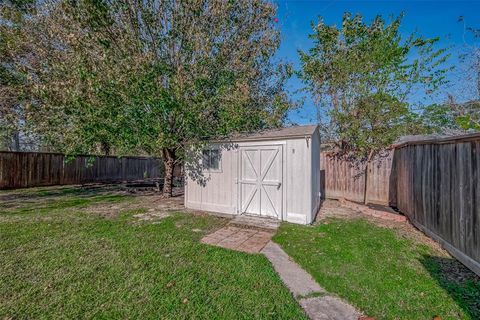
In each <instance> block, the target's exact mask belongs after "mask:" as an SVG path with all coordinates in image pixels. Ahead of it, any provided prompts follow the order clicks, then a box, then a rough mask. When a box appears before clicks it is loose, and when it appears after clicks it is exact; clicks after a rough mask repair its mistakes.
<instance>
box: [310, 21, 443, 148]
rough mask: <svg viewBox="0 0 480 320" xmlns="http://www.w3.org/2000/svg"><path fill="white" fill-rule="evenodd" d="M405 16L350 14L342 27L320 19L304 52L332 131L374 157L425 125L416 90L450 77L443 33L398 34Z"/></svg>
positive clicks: (344, 145)
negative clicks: (440, 45) (441, 45)
mask: <svg viewBox="0 0 480 320" xmlns="http://www.w3.org/2000/svg"><path fill="white" fill-rule="evenodd" d="M401 21H402V15H401V16H399V17H397V18H396V19H394V20H393V21H392V22H391V23H387V22H386V21H385V20H384V19H383V18H382V17H381V16H377V17H376V18H375V19H373V21H372V22H371V23H370V24H368V23H366V22H364V21H363V18H362V16H361V15H359V14H357V15H351V14H350V13H346V14H345V15H344V16H343V20H342V26H341V28H338V27H337V26H335V25H327V24H325V23H324V22H323V20H322V19H321V18H320V19H319V22H318V23H317V24H316V25H313V26H312V27H313V31H314V33H313V34H312V35H310V38H311V39H312V40H313V44H314V45H313V47H312V48H311V49H310V50H309V51H308V52H302V51H300V59H301V63H302V71H301V78H302V79H303V81H304V83H305V85H306V90H308V91H309V92H311V93H312V95H313V96H314V97H315V99H316V102H317V105H318V108H319V110H320V113H321V114H323V115H324V116H325V119H324V120H326V122H327V123H324V127H328V128H330V130H331V132H330V135H331V136H333V137H335V139H336V141H337V143H338V144H339V146H340V147H341V148H342V150H344V151H350V152H354V153H356V154H357V155H360V156H362V157H371V156H373V155H374V154H375V153H376V152H378V151H379V150H381V149H382V148H385V147H386V146H388V145H389V144H391V143H392V142H393V141H394V140H395V139H397V138H398V137H399V136H400V135H402V134H411V133H412V131H413V132H414V131H415V128H418V127H419V119H418V116H417V115H416V114H415V113H413V112H412V110H411V106H410V105H409V103H408V101H409V98H410V94H411V93H412V91H419V90H423V91H424V92H426V93H427V94H431V93H432V92H433V91H435V90H436V89H438V88H439V87H440V86H441V85H442V84H443V83H444V82H445V77H444V73H445V72H446V70H445V69H442V67H441V66H442V63H443V62H444V61H445V59H446V58H447V56H448V55H447V54H446V51H445V50H444V49H435V44H436V43H437V41H438V39H437V38H434V39H427V38H424V37H422V36H418V35H417V34H411V35H409V36H408V37H404V36H402V34H401V33H400V31H399V29H400V25H401Z"/></svg>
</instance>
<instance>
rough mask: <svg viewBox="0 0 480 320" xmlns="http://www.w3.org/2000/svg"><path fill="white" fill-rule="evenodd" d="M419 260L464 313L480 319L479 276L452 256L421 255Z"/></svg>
mask: <svg viewBox="0 0 480 320" xmlns="http://www.w3.org/2000/svg"><path fill="white" fill-rule="evenodd" d="M420 262H421V263H422V264H423V266H424V267H425V269H426V270H427V271H428V272H429V273H430V275H431V276H432V278H433V279H435V280H436V281H437V283H438V284H439V286H440V287H442V288H443V289H444V290H445V291H446V292H447V293H448V294H449V295H450V296H451V297H452V298H453V299H454V300H455V302H456V303H457V305H458V306H459V307H461V308H462V309H463V310H464V311H465V313H466V314H468V315H469V316H470V317H471V318H472V319H480V277H478V276H477V275H476V274H475V273H473V272H472V271H470V270H469V269H468V268H467V267H465V266H464V265H463V264H461V263H460V262H459V261H457V260H455V259H452V258H446V257H436V256H431V255H423V256H422V258H421V259H420Z"/></svg>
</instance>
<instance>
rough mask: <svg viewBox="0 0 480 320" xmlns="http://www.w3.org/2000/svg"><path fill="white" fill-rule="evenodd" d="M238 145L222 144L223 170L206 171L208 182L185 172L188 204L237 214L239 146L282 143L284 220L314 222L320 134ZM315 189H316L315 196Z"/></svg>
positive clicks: (186, 200)
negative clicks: (225, 146)
mask: <svg viewBox="0 0 480 320" xmlns="http://www.w3.org/2000/svg"><path fill="white" fill-rule="evenodd" d="M317 135H318V134H317ZM235 145H236V147H234V148H232V145H230V146H229V148H228V149H226V148H222V147H221V146H220V149H221V150H222V160H221V171H220V172H207V171H203V175H204V178H206V181H205V185H202V184H201V183H199V182H198V181H195V180H192V179H191V178H189V177H188V172H186V187H185V206H186V207H188V208H192V209H198V210H205V211H214V212H221V213H228V214H237V212H236V211H237V210H236V208H237V206H238V203H237V192H238V190H237V184H236V183H235V181H236V179H237V175H238V167H237V161H238V152H237V149H238V147H239V146H252V145H283V159H284V161H285V166H284V169H283V206H282V207H283V210H282V211H283V216H282V219H283V220H286V221H289V222H293V223H301V224H308V223H311V222H312V219H313V215H314V213H313V211H315V210H316V209H317V208H316V207H317V201H318V200H317V198H318V199H319V197H317V196H316V195H318V192H319V190H320V183H319V182H320V180H319V179H320V172H319V170H320V167H319V164H320V162H319V161H320V160H319V159H320V158H319V157H320V152H319V149H320V142H319V139H318V137H317V138H313V139H312V138H310V139H305V138H301V139H287V140H279V141H259V142H238V143H235ZM313 155H315V157H313ZM312 157H313V158H314V159H313V161H312ZM317 158H318V159H317ZM312 164H313V165H314V166H312ZM186 168H187V166H186ZM186 170H187V169H186ZM317 180H318V183H317V182H316V181H317ZM312 192H316V195H315V194H312ZM314 209H315V210H314ZM315 212H316V211H315Z"/></svg>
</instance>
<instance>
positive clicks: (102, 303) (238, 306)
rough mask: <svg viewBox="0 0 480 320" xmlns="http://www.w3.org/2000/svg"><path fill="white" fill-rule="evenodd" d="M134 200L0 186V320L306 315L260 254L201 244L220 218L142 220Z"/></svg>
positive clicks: (179, 215) (179, 216)
mask: <svg viewBox="0 0 480 320" xmlns="http://www.w3.org/2000/svg"><path fill="white" fill-rule="evenodd" d="M129 202H132V203H133V202H135V197H132V196H126V195H122V194H115V193H109V192H106V193H102V192H90V191H82V190H80V189H75V188H60V189H58V190H57V189H51V188H43V189H36V190H33V191H32V190H26V191H21V192H17V193H14V194H13V195H12V192H0V319H4V318H6V319H10V318H13V319H27V318H28V319H55V318H67V319H72V318H103V319H106V318H118V319H126V318H130V319H136V318H139V319H199V318H201V319H304V318H305V316H304V314H303V312H302V311H301V309H300V307H299V306H298V304H297V303H296V302H295V300H294V299H293V297H292V296H291V295H290V293H289V291H288V290H287V288H285V287H284V286H283V284H282V282H281V281H280V279H279V277H278V276H277V275H276V274H275V272H274V271H273V269H272V267H271V265H270V263H269V262H268V261H267V259H266V258H265V257H263V256H262V255H249V254H245V253H240V252H234V251H229V250H225V249H221V248H216V247H211V246H207V245H203V244H201V243H199V240H200V238H201V237H202V236H203V235H204V234H206V233H207V232H209V231H210V230H213V229H216V228H219V227H221V226H222V225H223V224H225V220H224V219H220V218H215V217H211V216H199V215H191V214H185V213H176V214H173V215H172V216H170V217H168V218H165V219H162V220H159V221H155V223H139V222H138V221H137V220H136V219H135V218H134V217H133V215H134V214H135V213H139V212H145V211H146V209H143V208H138V207H136V208H135V209H132V210H123V211H121V213H120V214H118V215H115V216H108V217H104V216H101V215H97V214H95V212H94V209H93V210H92V208H95V206H99V205H103V204H108V205H112V204H116V203H118V204H122V205H123V206H125V204H127V206H126V207H128V203H129Z"/></svg>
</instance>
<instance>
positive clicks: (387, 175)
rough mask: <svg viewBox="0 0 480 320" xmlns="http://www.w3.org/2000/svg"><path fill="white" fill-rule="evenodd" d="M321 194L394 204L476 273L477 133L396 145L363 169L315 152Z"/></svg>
mask: <svg viewBox="0 0 480 320" xmlns="http://www.w3.org/2000/svg"><path fill="white" fill-rule="evenodd" d="M321 160H322V162H323V163H322V164H321V170H324V172H323V173H322V175H323V176H324V177H325V178H324V180H325V181H324V194H325V197H326V198H346V199H348V200H352V201H357V202H365V203H377V204H384V205H390V206H394V207H397V208H398V210H399V211H400V212H402V213H403V214H405V215H406V216H407V217H408V219H409V220H410V221H411V222H412V223H413V224H414V225H415V226H417V227H418V228H419V229H421V230H422V231H424V232H425V233H426V234H427V235H429V236H430V237H432V238H434V239H435V240H437V241H438V242H440V243H441V244H442V245H443V246H444V247H445V248H446V249H447V250H448V251H449V252H450V253H451V254H452V255H453V256H455V257H456V258H457V259H458V260H460V261H461V262H463V263H464V264H465V265H466V266H468V267H469V268H470V269H471V270H473V271H474V272H476V273H477V274H479V275H480V134H471V135H465V136H459V137H453V138H444V139H434V140H422V141H413V142H406V143H403V144H400V145H396V146H395V147H394V148H392V149H391V150H390V151H388V153H387V154H386V155H384V156H383V157H380V158H376V159H374V160H373V161H372V162H371V163H370V164H369V165H368V168H367V170H364V167H362V166H358V165H356V164H355V162H354V161H349V160H347V159H342V158H338V157H335V156H333V155H331V154H328V153H322V155H321Z"/></svg>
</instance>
